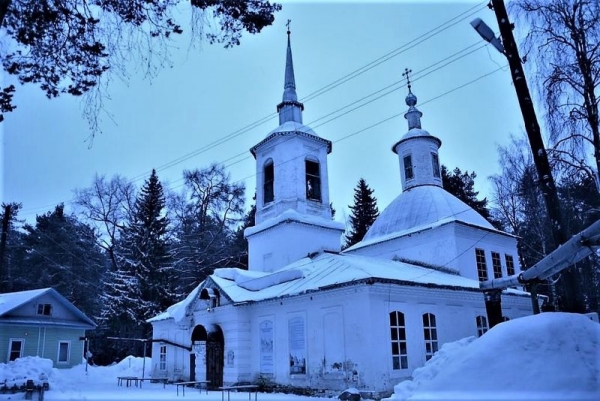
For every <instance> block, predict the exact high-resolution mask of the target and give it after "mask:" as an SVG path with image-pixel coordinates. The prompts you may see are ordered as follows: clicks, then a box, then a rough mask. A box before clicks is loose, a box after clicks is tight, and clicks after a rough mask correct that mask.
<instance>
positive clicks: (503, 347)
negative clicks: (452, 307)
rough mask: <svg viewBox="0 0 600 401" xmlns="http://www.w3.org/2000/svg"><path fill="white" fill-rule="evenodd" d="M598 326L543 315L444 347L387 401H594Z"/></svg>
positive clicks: (599, 361) (579, 318) (599, 360)
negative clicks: (433, 400)
mask: <svg viewBox="0 0 600 401" xmlns="http://www.w3.org/2000/svg"><path fill="white" fill-rule="evenodd" d="M599 344H600V325H599V324H598V323H595V322H593V321H591V320H589V319H588V318H587V317H585V316H583V315H577V314H569V313H543V314H540V315H535V316H527V317H523V318H519V319H514V320H511V321H508V322H504V323H502V324H499V325H497V326H495V327H494V328H493V329H492V330H490V331H488V332H487V333H486V334H485V335H483V336H482V337H480V338H478V339H473V338H467V339H463V340H460V341H457V342H454V343H448V344H445V345H444V346H443V347H442V349H441V350H440V351H439V352H438V354H436V355H435V356H434V357H433V358H432V359H431V360H429V361H428V362H427V363H426V364H425V366H423V367H422V368H420V369H416V370H415V371H414V372H413V379H412V380H411V381H406V382H402V383H400V384H398V385H396V386H395V388H394V394H393V395H392V397H390V398H388V400H394V401H397V400H432V399H435V400H440V399H443V400H507V399H511V400H525V399H526V400H598V399H600V384H599V381H600V353H599V348H598V345H599Z"/></svg>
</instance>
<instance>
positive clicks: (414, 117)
mask: <svg viewBox="0 0 600 401" xmlns="http://www.w3.org/2000/svg"><path fill="white" fill-rule="evenodd" d="M411 72H412V70H409V69H408V68H405V69H404V72H403V73H402V76H405V77H406V84H407V86H408V95H406V98H405V99H404V101H405V102H406V105H407V106H408V111H407V112H406V113H405V114H404V118H406V119H407V120H408V129H409V130H411V129H413V128H421V117H422V116H423V113H421V112H420V111H419V110H418V109H417V108H416V107H415V106H416V105H417V97H416V96H415V95H414V94H413V93H412V91H411V85H410V77H409V75H408V74H410V73H411Z"/></svg>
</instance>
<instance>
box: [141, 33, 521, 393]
mask: <svg viewBox="0 0 600 401" xmlns="http://www.w3.org/2000/svg"><path fill="white" fill-rule="evenodd" d="M284 88H285V89H284V93H283V100H282V102H281V103H279V105H277V110H278V112H279V126H278V127H277V128H275V129H274V130H273V131H271V132H270V133H268V134H267V135H266V137H265V138H264V139H262V140H261V141H260V142H258V143H257V144H256V145H255V146H254V147H253V148H252V149H250V151H251V152H252V155H253V156H254V157H255V159H256V177H257V182H256V225H255V226H253V227H250V228H248V229H246V231H245V236H246V239H247V240H248V244H249V268H248V270H241V269H236V268H222V269H216V270H215V271H214V273H213V274H212V275H210V276H209V277H208V278H207V279H206V280H205V281H204V282H202V283H201V284H200V285H199V286H198V287H197V288H196V289H195V290H194V291H193V292H192V293H191V294H189V295H188V297H187V298H186V299H185V300H183V301H181V302H179V303H177V304H175V305H173V306H171V307H170V308H169V309H168V310H166V311H165V312H163V313H161V314H159V315H157V316H155V317H154V318H152V319H150V322H151V323H152V325H153V349H152V363H153V369H154V370H155V374H158V375H161V376H166V377H168V378H170V379H172V380H177V379H184V380H209V381H210V385H211V386H212V387H217V386H221V385H223V384H233V383H241V382H252V383H256V382H258V381H268V382H271V383H274V384H278V385H285V386H293V387H302V388H306V387H308V388H311V389H326V390H343V389H345V388H348V387H356V388H358V389H359V390H360V391H361V392H362V394H363V396H373V397H378V396H380V395H383V394H386V393H389V392H391V391H392V389H393V386H394V385H395V384H397V383H399V382H400V381H402V380H404V379H407V378H409V377H410V375H411V373H412V372H413V370H414V369H415V368H418V367H420V366H422V365H423V364H424V363H425V362H426V361H427V360H428V359H429V358H431V357H432V355H433V354H434V353H435V352H436V351H437V350H438V349H439V348H440V347H441V346H442V344H444V343H446V342H450V341H455V340H458V339H461V338H463V337H468V336H476V335H481V334H483V333H484V332H485V331H486V330H487V319H486V310H485V304H484V295H483V293H482V292H481V290H480V289H479V282H480V281H482V280H487V279H490V278H494V277H496V278H497V277H502V276H507V275H512V274H515V273H518V272H519V271H520V266H519V263H518V260H519V259H518V255H517V239H516V238H515V237H514V236H512V235H510V234H507V233H505V232H502V231H499V230H497V229H495V228H494V227H493V226H492V225H491V224H490V223H489V222H488V221H487V220H485V219H484V218H483V217H482V216H481V215H479V214H478V213H477V212H475V211H474V210H473V209H472V208H470V207H469V206H467V205H466V204H465V203H463V202H462V201H460V200H459V199H457V198H456V197H454V196H453V195H451V194H450V193H448V192H446V191H445V190H444V189H443V188H442V180H441V174H440V165H439V155H438V152H439V149H440V146H441V141H440V140H439V139H438V138H436V137H435V136H433V135H431V134H430V133H429V132H427V131H426V130H424V129H422V128H421V117H422V113H421V112H420V111H419V110H418V109H417V108H416V105H417V98H416V96H415V95H414V94H412V92H411V90H410V86H409V94H408V96H407V97H406V104H407V105H408V111H407V112H406V114H405V115H404V116H405V118H406V119H407V120H408V131H407V132H406V133H405V134H404V135H403V136H400V135H399V140H398V142H397V143H396V144H394V145H393V147H392V150H393V151H394V153H396V155H397V156H398V160H399V165H400V173H401V174H400V175H401V181H402V193H400V194H399V195H398V197H397V198H396V199H395V200H394V201H393V202H392V203H391V204H389V205H388V206H387V207H386V208H385V210H383V212H382V213H381V215H380V216H379V218H378V219H377V220H376V221H375V223H374V224H373V225H372V227H371V228H370V230H369V232H368V233H367V234H366V236H365V238H364V239H363V241H361V242H359V243H358V244H356V245H354V246H352V247H350V248H348V249H346V250H344V251H341V241H342V234H343V232H344V228H345V227H344V225H343V224H342V223H339V222H337V221H334V220H333V218H332V213H331V208H330V201H329V182H328V173H327V157H328V155H329V154H330V153H331V151H332V146H331V145H332V144H331V141H329V140H327V139H325V138H322V137H320V136H319V135H318V134H317V133H316V132H315V131H313V130H312V129H311V128H310V127H308V126H306V125H303V123H302V111H303V109H304V106H303V104H302V103H300V102H299V101H298V98H297V95H296V86H295V80H294V69H293V63H292V51H291V47H290V38H289V32H288V43H287V59H286V66H285V85H284ZM502 307H503V315H504V316H505V317H506V318H507V319H508V318H510V319H512V318H517V317H520V316H524V315H528V314H531V301H530V298H529V295H528V294H527V293H525V292H522V291H520V290H516V289H509V290H506V291H504V292H503V294H502Z"/></svg>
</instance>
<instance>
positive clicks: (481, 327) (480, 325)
mask: <svg viewBox="0 0 600 401" xmlns="http://www.w3.org/2000/svg"><path fill="white" fill-rule="evenodd" d="M475 324H477V337H481V336H482V335H484V334H485V333H486V332H487V331H488V330H489V329H490V326H489V325H488V322H487V317H485V316H483V315H477V316H476V317H475Z"/></svg>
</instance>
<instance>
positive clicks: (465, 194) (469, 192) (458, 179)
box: [442, 165, 502, 229]
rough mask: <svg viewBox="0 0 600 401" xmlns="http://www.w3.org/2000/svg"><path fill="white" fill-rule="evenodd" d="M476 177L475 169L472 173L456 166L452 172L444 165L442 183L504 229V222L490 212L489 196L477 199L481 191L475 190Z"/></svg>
mask: <svg viewBox="0 0 600 401" xmlns="http://www.w3.org/2000/svg"><path fill="white" fill-rule="evenodd" d="M475 178H477V173H475V172H474V171H473V172H471V173H469V172H468V171H465V172H462V171H461V170H460V169H459V168H458V167H456V168H455V169H454V170H453V171H452V173H450V172H449V171H448V168H447V167H446V166H443V165H442V185H443V187H444V189H445V190H446V191H448V192H450V193H451V194H452V195H454V196H456V197H457V198H458V199H460V200H461V201H463V202H465V203H466V204H467V205H469V206H471V207H472V208H473V209H474V210H475V211H476V212H477V213H479V214H480V215H482V216H483V217H484V218H485V219H486V220H487V221H489V222H490V223H491V224H492V225H493V226H494V227H496V228H498V229H502V223H500V222H499V221H497V220H494V219H493V218H492V216H491V214H490V210H489V209H488V207H487V205H488V200H487V198H483V199H481V200H480V199H477V196H478V195H479V191H475Z"/></svg>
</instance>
